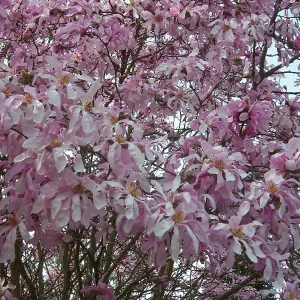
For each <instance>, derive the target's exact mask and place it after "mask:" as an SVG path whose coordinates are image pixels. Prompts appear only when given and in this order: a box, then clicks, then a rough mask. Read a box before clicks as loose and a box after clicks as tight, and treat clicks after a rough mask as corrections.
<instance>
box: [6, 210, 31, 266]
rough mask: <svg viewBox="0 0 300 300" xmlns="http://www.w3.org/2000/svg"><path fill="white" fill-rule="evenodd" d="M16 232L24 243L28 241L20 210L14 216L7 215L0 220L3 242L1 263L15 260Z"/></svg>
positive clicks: (27, 233) (28, 237)
mask: <svg viewBox="0 0 300 300" xmlns="http://www.w3.org/2000/svg"><path fill="white" fill-rule="evenodd" d="M17 230H19V231H20V234H21V236H22V238H23V239H24V240H25V241H29V240H30V235H29V232H28V229H27V227H26V225H25V223H24V220H23V218H22V215H21V211H20V210H19V211H18V212H17V214H16V215H15V216H14V215H12V214H7V215H6V216H5V217H4V218H2V223H1V224H0V236H2V235H3V234H4V235H5V241H4V243H3V244H2V245H1V250H0V262H1V263H6V262H7V261H8V260H10V261H14V259H15V242H16V239H17Z"/></svg>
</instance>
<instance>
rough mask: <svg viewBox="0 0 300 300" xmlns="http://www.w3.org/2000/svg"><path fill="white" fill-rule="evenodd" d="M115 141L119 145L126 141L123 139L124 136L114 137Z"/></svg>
mask: <svg viewBox="0 0 300 300" xmlns="http://www.w3.org/2000/svg"><path fill="white" fill-rule="evenodd" d="M115 140H116V141H117V142H118V143H119V144H122V143H125V142H126V141H127V140H126V137H125V136H124V135H116V137H115Z"/></svg>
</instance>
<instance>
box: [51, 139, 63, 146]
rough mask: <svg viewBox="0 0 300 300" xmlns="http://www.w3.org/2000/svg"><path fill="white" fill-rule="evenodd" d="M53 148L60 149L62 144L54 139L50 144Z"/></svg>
mask: <svg viewBox="0 0 300 300" xmlns="http://www.w3.org/2000/svg"><path fill="white" fill-rule="evenodd" d="M51 145H52V147H53V148H57V147H61V146H62V145H63V142H62V141H61V140H60V139H59V138H55V139H54V140H53V141H52V143H51Z"/></svg>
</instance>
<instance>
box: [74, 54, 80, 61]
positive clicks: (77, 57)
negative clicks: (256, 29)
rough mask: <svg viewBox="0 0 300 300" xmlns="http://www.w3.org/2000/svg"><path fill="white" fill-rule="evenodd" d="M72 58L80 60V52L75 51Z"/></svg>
mask: <svg viewBox="0 0 300 300" xmlns="http://www.w3.org/2000/svg"><path fill="white" fill-rule="evenodd" d="M74 59H75V60H76V61H80V60H81V56H80V54H78V53H76V54H75V55H74Z"/></svg>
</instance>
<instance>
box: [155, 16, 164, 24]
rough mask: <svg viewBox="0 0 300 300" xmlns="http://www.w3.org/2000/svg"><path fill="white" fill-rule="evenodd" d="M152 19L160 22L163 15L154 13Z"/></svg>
mask: <svg viewBox="0 0 300 300" xmlns="http://www.w3.org/2000/svg"><path fill="white" fill-rule="evenodd" d="M154 20H155V21H156V22H158V23H160V22H162V20H163V17H162V15H156V16H155V17H154Z"/></svg>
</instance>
